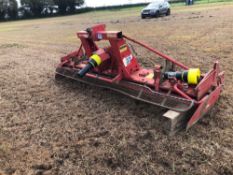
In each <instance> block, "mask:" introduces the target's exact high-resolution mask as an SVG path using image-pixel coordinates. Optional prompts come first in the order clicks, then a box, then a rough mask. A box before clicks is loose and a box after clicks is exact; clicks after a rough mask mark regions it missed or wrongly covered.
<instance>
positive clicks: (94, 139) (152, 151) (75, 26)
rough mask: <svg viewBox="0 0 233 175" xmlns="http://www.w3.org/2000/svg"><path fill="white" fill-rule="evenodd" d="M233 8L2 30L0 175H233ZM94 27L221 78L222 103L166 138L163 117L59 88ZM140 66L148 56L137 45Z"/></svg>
mask: <svg viewBox="0 0 233 175" xmlns="http://www.w3.org/2000/svg"><path fill="white" fill-rule="evenodd" d="M232 8H233V5H232V4H229V5H217V4H214V5H203V6H201V5H196V6H193V7H176V8H174V10H173V11H172V15H171V16H169V17H161V18H154V19H145V20H141V19H140V17H139V12H140V11H139V10H138V9H131V10H129V11H126V10H120V11H104V12H91V13H86V14H82V15H74V16H67V17H60V18H50V19H39V20H25V21H18V22H9V23H1V24H0V175H2V174H4V175H10V174H13V175H29V174H30V175H34V174H36V175H79V174H88V175H90V174H100V175H104V174H140V175H142V174H153V175H154V174H178V175H180V174H211V175H215V174H226V175H230V174H233V141H232V138H233V109H232V107H233V93H232V87H233V81H232V78H233V51H232V50H233V11H232ZM96 23H106V24H107V26H108V29H114V30H122V31H123V32H124V33H125V34H127V35H129V36H131V37H134V38H136V39H138V40H141V41H145V42H146V43H148V44H150V45H151V46H153V47H156V48H158V49H159V50H161V51H163V52H165V53H166V54H169V55H171V56H173V57H175V58H177V59H178V60H180V61H182V62H183V63H185V64H187V65H189V66H190V67H200V68H201V70H202V71H203V72H205V71H208V69H210V68H211V67H212V66H213V62H214V60H215V59H218V60H219V61H220V63H221V69H222V70H225V74H226V82H225V89H224V92H223V93H222V95H221V99H220V100H219V102H218V103H217V104H216V105H215V107H214V109H213V111H212V113H211V114H210V115H207V116H205V117H204V118H203V119H202V120H201V121H199V122H198V123H197V124H196V125H195V126H194V127H192V128H191V129H190V130H189V131H187V132H185V131H183V132H180V133H178V134H177V135H176V136H175V137H169V136H168V135H167V134H166V133H164V132H163V130H162V129H161V127H160V126H161V124H162V123H161V122H162V121H161V115H162V113H163V112H164V110H162V109H160V108H158V107H154V106H151V105H148V104H145V103H141V102H135V101H134V100H132V99H129V98H127V97H124V96H122V95H120V94H117V93H114V92H111V91H109V90H106V89H98V88H94V87H90V86H87V85H83V84H80V83H77V82H73V81H68V80H64V81H60V82H56V81H55V79H54V71H55V67H56V64H57V63H58V62H59V58H60V57H61V56H63V55H65V54H66V53H68V52H70V51H72V50H74V49H76V48H77V47H78V45H79V43H80V42H79V41H78V40H77V39H76V36H75V32H76V31H78V30H82V29H85V28H87V27H89V26H92V25H93V24H96ZM136 50H137V52H138V57H139V58H140V60H141V62H142V64H143V65H144V66H153V62H154V59H155V58H156V57H155V56H153V55H152V54H148V53H147V52H146V51H143V50H141V49H140V48H138V47H136Z"/></svg>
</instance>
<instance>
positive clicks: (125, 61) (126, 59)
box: [123, 55, 133, 67]
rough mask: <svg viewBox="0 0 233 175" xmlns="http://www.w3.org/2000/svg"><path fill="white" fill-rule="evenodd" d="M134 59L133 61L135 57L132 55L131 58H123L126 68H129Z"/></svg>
mask: <svg viewBox="0 0 233 175" xmlns="http://www.w3.org/2000/svg"><path fill="white" fill-rule="evenodd" d="M132 59H133V56H132V55H129V56H127V57H125V58H123V63H124V65H125V67H126V66H128V65H129V64H130V63H131V60H132Z"/></svg>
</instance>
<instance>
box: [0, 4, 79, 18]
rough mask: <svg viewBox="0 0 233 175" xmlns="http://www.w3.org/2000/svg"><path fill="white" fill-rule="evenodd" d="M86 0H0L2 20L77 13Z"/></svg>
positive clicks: (0, 16)
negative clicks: (18, 0) (19, 1)
mask: <svg viewBox="0 0 233 175" xmlns="http://www.w3.org/2000/svg"><path fill="white" fill-rule="evenodd" d="M83 4H84V0H21V6H20V7H19V6H18V3H17V1H16V0H0V20H6V19H17V18H30V17H42V16H52V15H57V14H60V15H64V14H72V13H75V12H76V11H77V9H78V7H79V6H81V5H83Z"/></svg>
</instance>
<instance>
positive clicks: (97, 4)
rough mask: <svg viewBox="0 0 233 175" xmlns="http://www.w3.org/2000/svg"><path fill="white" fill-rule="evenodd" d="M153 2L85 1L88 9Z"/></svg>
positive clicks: (140, 0)
mask: <svg viewBox="0 0 233 175" xmlns="http://www.w3.org/2000/svg"><path fill="white" fill-rule="evenodd" d="M151 1H152V0H85V3H86V5H87V6H88V7H100V6H109V5H122V4H133V3H142V2H151Z"/></svg>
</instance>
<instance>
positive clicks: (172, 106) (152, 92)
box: [56, 24, 224, 133]
mask: <svg viewBox="0 0 233 175" xmlns="http://www.w3.org/2000/svg"><path fill="white" fill-rule="evenodd" d="M77 36H78V38H79V39H80V40H81V45H80V47H79V48H78V50H76V51H74V52H72V53H70V54H68V55H66V56H64V57H62V58H61V62H60V64H59V65H58V66H57V68H56V77H60V76H62V77H67V78H71V79H74V80H77V81H80V82H83V83H87V84H91V85H94V86H99V87H103V88H109V89H112V90H114V91H117V92H120V93H122V94H124V95H127V96H129V97H131V98H134V99H136V100H140V101H144V102H147V103H150V104H153V105H156V106H161V107H164V108H166V109H168V110H169V111H168V112H167V113H166V114H165V115H164V116H165V117H166V118H169V120H170V121H171V122H170V126H171V127H170V129H169V130H170V131H171V132H172V133H174V132H176V131H178V130H180V129H181V128H185V127H186V129H189V128H190V127H191V126H192V125H193V124H195V123H196V122H197V121H198V120H199V119H200V118H201V117H202V116H203V115H205V114H206V113H207V112H208V111H209V110H210V109H211V108H212V107H213V105H214V104H215V103H216V101H217V100H218V98H219V96H220V93H221V91H222V88H223V83H224V72H220V68H219V63H218V61H216V62H215V63H214V66H213V68H212V69H211V70H210V71H209V72H207V73H204V74H203V73H202V74H200V72H199V70H198V69H193V68H189V67H188V66H186V65H184V64H182V63H180V62H179V61H177V60H175V59H174V58H172V57H170V56H167V55H165V54H163V53H161V52H159V51H158V50H157V49H154V48H152V47H150V46H148V45H146V44H144V43H142V42H139V41H137V40H135V39H132V38H130V37H128V36H126V35H123V33H122V32H120V31H106V30H105V25H104V24H100V25H96V26H93V27H91V28H88V29H86V30H84V31H80V32H78V33H77ZM102 40H105V41H109V46H107V47H104V48H99V47H98V45H97V43H98V41H102ZM126 40H129V41H130V42H133V43H136V44H138V45H139V46H142V47H144V48H145V49H147V50H148V51H150V52H152V53H154V54H156V55H158V56H159V57H160V58H163V59H164V60H165V63H166V64H165V67H162V66H161V65H159V64H158V65H155V66H154V67H153V68H144V67H142V66H140V65H139V63H138V60H137V58H136V57H135V55H133V54H132V52H131V48H130V47H129V45H128V44H127V43H126Z"/></svg>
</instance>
